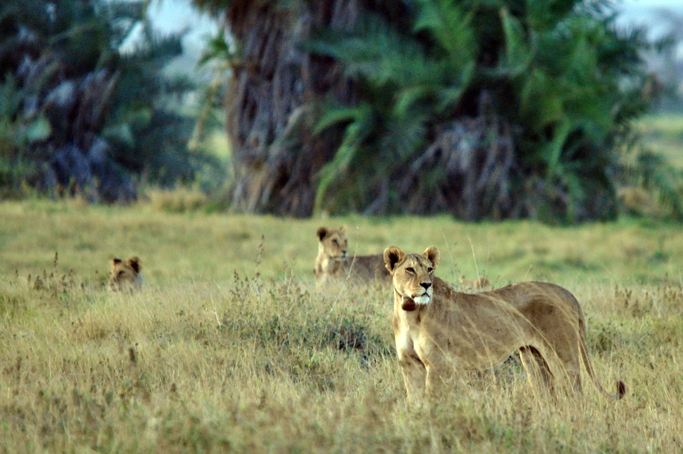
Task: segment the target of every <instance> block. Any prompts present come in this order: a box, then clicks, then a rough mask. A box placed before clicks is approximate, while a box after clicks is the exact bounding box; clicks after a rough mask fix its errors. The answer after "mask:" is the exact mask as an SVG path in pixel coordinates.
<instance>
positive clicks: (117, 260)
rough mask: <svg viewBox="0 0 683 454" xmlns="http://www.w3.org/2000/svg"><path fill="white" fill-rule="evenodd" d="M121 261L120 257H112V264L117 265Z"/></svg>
mask: <svg viewBox="0 0 683 454" xmlns="http://www.w3.org/2000/svg"><path fill="white" fill-rule="evenodd" d="M119 263H121V259H120V258H118V257H114V258H113V259H111V266H116V265H118V264H119Z"/></svg>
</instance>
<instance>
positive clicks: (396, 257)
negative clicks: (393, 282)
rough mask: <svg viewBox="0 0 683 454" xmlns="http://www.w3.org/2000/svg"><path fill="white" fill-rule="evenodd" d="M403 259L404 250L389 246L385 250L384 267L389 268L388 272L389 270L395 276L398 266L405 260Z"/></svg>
mask: <svg viewBox="0 0 683 454" xmlns="http://www.w3.org/2000/svg"><path fill="white" fill-rule="evenodd" d="M403 257H405V254H404V253H403V251H402V250H400V249H399V248H397V247H396V246H389V247H388V248H386V249H385V250H384V266H386V267H387V270H389V272H390V273H391V274H394V270H395V269H396V264H397V263H400V262H401V261H402V260H403Z"/></svg>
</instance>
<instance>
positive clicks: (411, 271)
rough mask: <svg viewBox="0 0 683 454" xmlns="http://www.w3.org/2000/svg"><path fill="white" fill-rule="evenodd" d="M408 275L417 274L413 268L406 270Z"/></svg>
mask: <svg viewBox="0 0 683 454" xmlns="http://www.w3.org/2000/svg"><path fill="white" fill-rule="evenodd" d="M406 273H410V274H415V270H414V269H412V268H406Z"/></svg>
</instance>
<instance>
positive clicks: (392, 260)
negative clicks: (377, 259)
mask: <svg viewBox="0 0 683 454" xmlns="http://www.w3.org/2000/svg"><path fill="white" fill-rule="evenodd" d="M439 258H440V255H439V250H438V249H437V248H435V247H433V246H432V247H429V248H427V249H425V251H424V253H423V254H422V255H419V254H405V253H404V252H403V251H402V250H400V249H399V248H397V247H396V246H390V247H388V248H386V249H385V250H384V266H386V267H387V269H388V270H389V272H390V273H391V275H392V279H393V282H394V289H395V290H396V292H397V293H398V294H399V295H400V296H402V297H403V302H402V304H401V308H402V309H403V310H404V311H414V310H415V309H416V308H417V305H418V304H419V305H425V304H429V303H430V302H431V300H432V292H433V289H432V277H433V275H434V269H436V265H438V264H439Z"/></svg>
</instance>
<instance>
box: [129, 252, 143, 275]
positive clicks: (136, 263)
mask: <svg viewBox="0 0 683 454" xmlns="http://www.w3.org/2000/svg"><path fill="white" fill-rule="evenodd" d="M126 263H127V264H128V266H130V267H131V268H133V271H135V272H136V273H139V272H140V270H141V269H142V263H140V259H139V258H138V256H136V255H134V256H132V257H130V258H129V259H128V260H126Z"/></svg>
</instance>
